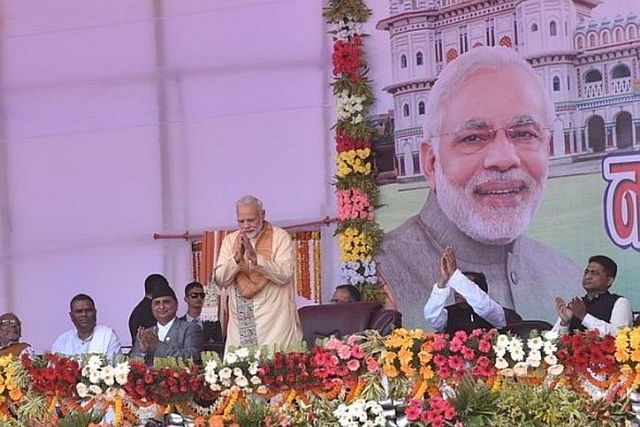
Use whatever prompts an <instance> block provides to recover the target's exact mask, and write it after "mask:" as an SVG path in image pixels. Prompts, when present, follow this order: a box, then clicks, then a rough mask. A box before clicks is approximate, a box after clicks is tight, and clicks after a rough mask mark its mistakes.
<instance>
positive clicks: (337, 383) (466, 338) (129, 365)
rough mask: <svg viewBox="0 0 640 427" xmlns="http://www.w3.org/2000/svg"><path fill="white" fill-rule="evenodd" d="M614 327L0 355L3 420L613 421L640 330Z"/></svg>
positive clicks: (570, 424) (621, 418) (627, 416)
mask: <svg viewBox="0 0 640 427" xmlns="http://www.w3.org/2000/svg"><path fill="white" fill-rule="evenodd" d="M621 334H622V336H620V337H611V336H605V337H600V336H598V335H597V334H594V333H591V332H587V333H578V334H575V335H571V336H564V337H560V338H558V337H557V336H555V335H554V334H550V333H544V334H541V335H540V334H536V333H533V334H532V336H531V337H530V338H529V339H526V340H523V339H521V338H519V337H517V336H511V335H508V334H498V333H497V332H496V331H495V330H492V331H481V330H477V331H474V332H473V333H470V334H466V333H462V332H461V333H456V334H454V335H453V336H448V335H446V334H437V333H426V332H423V331H421V330H417V329H416V330H405V329H397V330H395V331H393V332H392V333H391V334H390V335H389V336H386V337H382V336H380V335H379V333H378V332H376V331H365V332H363V333H361V334H354V335H351V336H348V337H344V338H343V339H337V338H328V339H325V340H323V341H321V342H318V343H317V345H316V346H315V347H313V349H312V350H311V351H306V350H301V349H292V350H291V351H282V350H279V351H275V352H273V351H266V350H267V349H258V348H237V349H234V350H233V351H231V352H229V353H227V357H225V359H224V360H220V358H219V357H217V355H214V354H209V353H203V355H204V356H203V361H202V363H201V364H200V365H196V364H193V363H190V362H182V361H176V360H173V359H168V360H165V361H163V363H162V364H161V365H158V366H156V367H153V368H150V367H147V366H146V365H145V364H144V363H143V362H142V361H139V360H135V359H131V360H126V359H122V360H117V361H107V360H105V359H103V358H101V357H97V356H88V357H85V358H83V359H78V360H76V359H69V358H66V357H61V356H57V355H52V354H45V355H43V356H29V355H24V356H22V357H21V358H15V357H14V358H1V359H0V417H2V419H3V420H8V421H6V422H5V424H6V425H11V424H10V422H12V421H15V425H16V426H18V425H29V426H45V425H46V426H49V425H57V423H58V422H59V421H62V420H64V419H73V418H74V417H76V415H74V414H80V413H86V414H89V413H93V414H95V413H104V412H105V411H106V410H107V409H108V408H109V407H111V411H110V413H111V414H112V415H113V416H112V419H110V420H109V421H108V422H107V421H103V422H102V424H100V425H101V426H122V427H128V426H133V425H138V424H140V422H141V421H142V420H144V419H146V418H144V416H143V414H145V413H146V414H147V416H149V417H151V418H156V419H157V418H158V417H159V418H162V416H163V414H164V413H166V412H174V411H175V412H178V413H180V414H181V415H182V417H183V418H184V419H187V418H189V419H193V420H195V421H194V422H195V423H196V425H201V426H205V425H219V426H226V427H229V426H231V425H232V424H233V423H237V425H239V426H245V425H247V426H249V425H257V426H265V425H273V426H275V425H292V426H293V425H296V426H298V425H299V426H302V425H305V426H320V425H323V426H324V425H333V426H338V425H346V424H347V423H349V425H355V426H363V425H385V423H386V422H392V423H397V424H401V422H402V423H406V422H409V423H411V424H412V425H417V426H425V427H426V426H448V427H454V426H474V425H477V426H481V425H482V426H484V425H492V426H497V427H500V426H505V427H506V426H512V425H536V426H541V427H545V426H563V427H584V426H613V425H615V426H622V425H625V423H626V422H627V421H629V420H631V419H633V417H634V415H635V414H633V412H632V411H631V406H630V403H629V397H630V392H631V391H633V390H635V386H634V385H633V384H634V381H635V379H636V371H635V364H634V363H635V362H633V361H631V354H632V353H633V350H632V349H633V348H634V346H635V345H636V344H635V336H636V334H637V332H636V331H635V330H634V329H623V330H622V331H621ZM631 337H633V338H631ZM632 341H633V343H632ZM616 343H619V345H618V347H617V348H616ZM616 358H617V359H616ZM532 378H542V380H541V381H531V379H532ZM85 389H86V390H85ZM26 396H28V398H27V397H26ZM34 402H35V403H34ZM72 402H74V403H72ZM29 405H39V407H40V410H35V409H33V408H30V407H29ZM381 408H384V410H383V409H381ZM148 414H151V415H148ZM60 415H62V418H61V417H60ZM381 417H382V418H386V421H383V419H382V418H381ZM21 423H22V424H21ZM5 424H3V425H5Z"/></svg>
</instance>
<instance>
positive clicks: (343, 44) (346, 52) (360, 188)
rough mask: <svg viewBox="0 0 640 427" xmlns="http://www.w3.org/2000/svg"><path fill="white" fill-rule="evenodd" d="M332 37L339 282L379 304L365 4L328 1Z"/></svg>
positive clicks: (358, 0) (326, 13) (355, 0)
mask: <svg viewBox="0 0 640 427" xmlns="http://www.w3.org/2000/svg"><path fill="white" fill-rule="evenodd" d="M323 16H324V17H325V19H326V21H327V23H328V24H329V25H330V26H331V31H330V33H331V34H332V35H333V39H334V43H333V56H332V64H333V78H334V80H333V83H332V87H333V94H334V97H335V107H336V114H337V116H338V121H337V123H336V125H335V127H334V128H335V139H336V151H337V155H336V164H337V172H336V177H335V178H336V181H335V185H336V196H337V203H338V219H339V221H340V222H339V224H338V226H337V229H336V234H337V236H338V244H339V247H340V254H341V255H340V259H341V262H342V281H343V283H348V284H352V285H355V286H357V287H359V288H360V291H361V292H362V294H363V296H364V298H365V299H381V298H382V292H381V288H380V286H379V285H378V277H377V273H376V266H375V261H374V260H373V255H374V254H375V252H376V250H377V248H378V242H379V240H380V235H381V231H380V227H379V226H378V224H377V223H376V221H375V215H374V209H375V207H376V206H377V204H378V187H377V186H376V184H375V181H374V171H373V170H372V152H371V141H372V137H373V134H374V130H373V127H372V126H371V125H370V124H368V123H367V121H366V115H367V109H368V107H369V106H370V105H371V104H372V103H373V91H372V88H371V81H370V79H369V78H368V77H367V76H366V74H367V71H368V68H367V63H366V61H365V59H364V51H363V46H364V37H365V34H363V33H362V24H363V23H365V22H366V21H367V20H368V18H369V17H370V16H371V10H370V9H369V8H368V7H367V6H366V5H365V3H364V1H363V0H330V1H329V3H328V5H327V7H325V9H324V15H323Z"/></svg>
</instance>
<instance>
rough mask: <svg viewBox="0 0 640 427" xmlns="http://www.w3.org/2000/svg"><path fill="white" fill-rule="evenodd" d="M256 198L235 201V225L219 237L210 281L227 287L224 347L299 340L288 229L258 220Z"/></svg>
mask: <svg viewBox="0 0 640 427" xmlns="http://www.w3.org/2000/svg"><path fill="white" fill-rule="evenodd" d="M264 216H265V211H264V209H263V208H262V202H261V201H260V200H259V199H257V198H255V197H253V196H245V197H243V198H241V199H240V200H238V202H237V203H236V217H237V221H238V226H239V230H238V231H235V232H233V233H231V234H229V235H227V236H226V237H225V238H224V241H223V242H222V247H221V248H220V255H219V258H218V262H217V264H216V267H215V270H214V272H213V277H212V280H213V282H214V283H215V284H216V285H217V286H219V287H229V286H230V287H231V292H230V297H229V322H228V325H227V341H226V346H225V351H226V350H227V349H228V348H229V347H230V346H250V345H260V346H262V345H267V346H270V347H272V348H273V347H274V346H275V347H277V348H286V347H289V346H291V345H296V344H300V343H301V342H302V328H301V327H300V319H299V317H298V310H297V307H296V303H295V289H294V286H293V283H292V282H293V274H294V268H295V264H294V260H295V256H294V248H293V242H292V241H291V237H290V236H289V234H288V233H287V232H286V231H285V230H283V229H281V228H278V227H274V226H272V225H271V224H270V223H268V222H267V221H265V220H264Z"/></svg>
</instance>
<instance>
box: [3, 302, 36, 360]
mask: <svg viewBox="0 0 640 427" xmlns="http://www.w3.org/2000/svg"><path fill="white" fill-rule="evenodd" d="M21 336H22V323H20V319H18V316H16V315H15V314H13V313H4V314H3V315H2V316H0V356H6V355H8V354H13V355H14V356H18V355H19V354H20V353H22V352H23V351H24V350H25V349H27V348H28V347H29V344H28V343H26V342H20V337H21Z"/></svg>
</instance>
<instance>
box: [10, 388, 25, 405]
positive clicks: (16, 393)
mask: <svg viewBox="0 0 640 427" xmlns="http://www.w3.org/2000/svg"><path fill="white" fill-rule="evenodd" d="M22 396H23V394H22V390H20V389H19V388H14V389H13V390H11V391H10V392H9V398H10V399H11V400H13V401H14V402H17V401H18V400H20V399H22Z"/></svg>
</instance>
